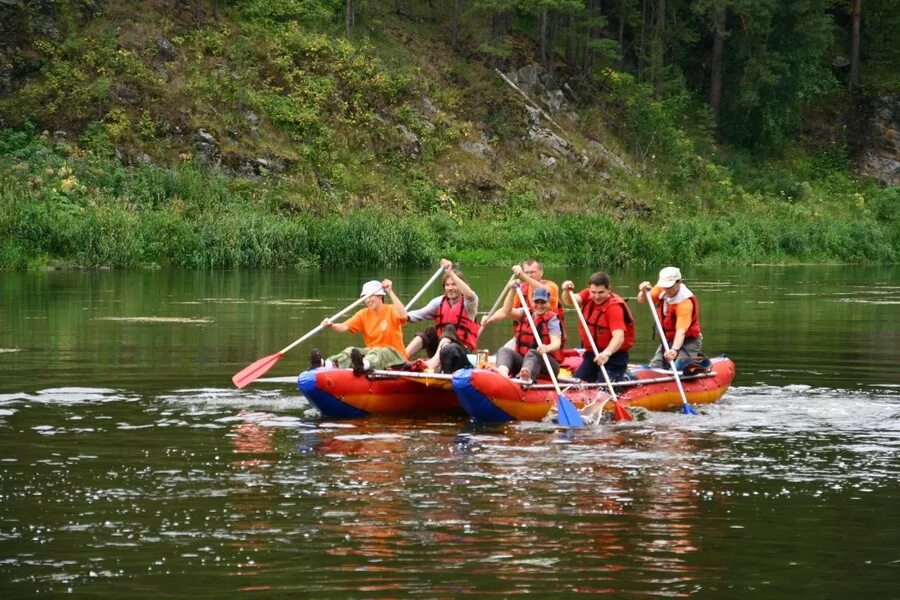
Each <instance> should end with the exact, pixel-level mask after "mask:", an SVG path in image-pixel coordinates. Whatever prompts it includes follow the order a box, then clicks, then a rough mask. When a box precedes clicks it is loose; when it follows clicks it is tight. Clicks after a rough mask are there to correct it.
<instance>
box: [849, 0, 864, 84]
mask: <svg viewBox="0 0 900 600" xmlns="http://www.w3.org/2000/svg"><path fill="white" fill-rule="evenodd" d="M861 12H862V0H852V4H851V5H850V18H851V20H852V30H853V33H852V39H851V42H850V89H851V90H853V89H856V88H857V87H859V18H860V13H861Z"/></svg>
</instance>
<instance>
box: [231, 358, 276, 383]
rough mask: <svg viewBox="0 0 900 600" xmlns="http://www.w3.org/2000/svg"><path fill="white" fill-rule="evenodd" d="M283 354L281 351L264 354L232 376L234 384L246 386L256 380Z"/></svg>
mask: <svg viewBox="0 0 900 600" xmlns="http://www.w3.org/2000/svg"><path fill="white" fill-rule="evenodd" d="M282 356H283V355H282V354H281V352H276V353H275V354H270V355H269V356H264V357H263V358H261V359H259V360H258V361H256V362H255V363H253V364H252V365H250V366H248V367H244V369H243V370H242V371H241V372H240V373H238V374H237V375H235V376H234V377H232V378H231V381H233V382H234V385H236V386H237V387H239V388H245V387H247V386H248V385H250V384H251V383H253V382H254V381H256V379H257V378H259V377H261V376H262V375H264V374H265V372H266V371H268V370H269V369H271V368H272V365H274V364H275V363H277V362H278V359H280V358H281V357H282Z"/></svg>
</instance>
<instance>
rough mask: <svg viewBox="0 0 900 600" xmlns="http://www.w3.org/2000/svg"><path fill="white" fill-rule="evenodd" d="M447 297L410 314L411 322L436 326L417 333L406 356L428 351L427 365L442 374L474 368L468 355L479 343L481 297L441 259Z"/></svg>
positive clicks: (448, 262) (444, 296) (447, 261)
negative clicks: (432, 323)
mask: <svg viewBox="0 0 900 600" xmlns="http://www.w3.org/2000/svg"><path fill="white" fill-rule="evenodd" d="M441 267H443V269H444V280H443V285H444V295H443V296H438V297H436V298H432V299H431V301H430V302H428V304H426V305H425V306H424V307H422V308H420V309H417V310H411V311H409V312H408V313H407V315H408V317H409V322H410V323H419V322H421V321H434V325H432V326H430V327H427V328H425V329H423V330H422V331H420V332H418V333H416V335H415V336H414V337H413V339H412V340H411V341H410V342H409V344H407V346H406V354H407V355H408V356H413V355H414V354H415V353H416V352H418V351H420V350H422V349H423V348H424V349H425V351H426V353H427V354H428V359H427V360H426V361H425V366H426V367H427V368H429V369H432V370H436V369H438V367H440V369H439V370H440V372H442V373H453V372H454V371H456V370H457V369H462V368H466V367H471V366H472V365H471V363H469V359H468V357H467V355H468V354H469V353H470V352H474V351H475V348H476V347H477V344H478V324H477V323H476V322H475V315H476V313H477V312H478V296H477V295H476V294H475V292H474V291H472V288H471V287H469V284H467V283H466V280H465V279H464V278H463V274H462V272H460V271H459V270H457V269H454V268H453V263H452V262H450V261H449V260H447V259H445V258H442V259H441Z"/></svg>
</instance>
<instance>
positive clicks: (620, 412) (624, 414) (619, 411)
mask: <svg viewBox="0 0 900 600" xmlns="http://www.w3.org/2000/svg"><path fill="white" fill-rule="evenodd" d="M613 421H634V417H632V416H631V413H630V412H628V411H627V410H625V409H624V408H622V405H621V404H619V403H618V402H613Z"/></svg>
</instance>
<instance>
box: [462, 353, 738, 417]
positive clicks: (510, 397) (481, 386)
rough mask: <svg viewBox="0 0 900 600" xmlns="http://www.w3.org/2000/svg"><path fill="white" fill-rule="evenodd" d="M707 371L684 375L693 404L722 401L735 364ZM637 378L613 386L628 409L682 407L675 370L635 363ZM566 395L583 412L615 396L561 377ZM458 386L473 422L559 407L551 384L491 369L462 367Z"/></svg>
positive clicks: (722, 362) (718, 363)
mask: <svg viewBox="0 0 900 600" xmlns="http://www.w3.org/2000/svg"><path fill="white" fill-rule="evenodd" d="M711 363H712V364H711V367H710V370H709V372H707V373H699V374H695V375H682V376H681V382H682V384H683V386H684V391H685V393H686V394H687V400H688V402H689V403H690V404H692V405H697V404H711V403H713V402H715V401H717V400H718V399H719V398H721V397H722V395H723V394H724V393H725V391H726V390H727V389H728V386H729V385H731V382H732V380H733V379H734V372H735V370H734V362H733V361H732V360H731V359H730V358H728V357H725V356H719V357H717V358H713V359H712V361H711ZM630 371H631V373H632V375H634V376H635V378H636V379H635V380H634V381H627V382H619V383H616V384H614V385H613V387H614V388H615V390H616V395H617V396H618V398H619V403H620V404H621V405H622V406H623V407H626V408H627V407H630V406H634V407H641V408H645V409H647V410H658V411H665V410H672V409H677V408H680V407H681V405H682V402H681V395H680V394H679V393H678V387H677V386H676V384H675V379H674V377H672V373H671V371H666V370H663V369H653V368H650V367H646V366H643V367H636V368H632V369H630ZM560 386H561V388H562V392H563V395H564V396H565V397H566V398H568V399H569V400H570V401H571V402H572V404H574V405H575V407H576V408H578V409H579V410H581V409H583V408H584V407H585V406H586V405H588V404H593V403H596V402H604V401H607V400H609V399H610V397H609V394H608V389H607V388H606V386H605V384H583V383H580V382H578V380H561V381H560ZM453 389H454V391H455V392H456V396H457V398H458V399H459V403H460V405H462V407H463V409H464V410H465V411H466V412H467V413H468V414H469V416H470V417H472V420H474V421H484V422H502V421H540V420H542V419H543V418H544V417H546V416H547V413H548V412H549V411H550V410H551V409H552V408H555V406H556V398H557V395H556V390H555V389H554V388H553V385H552V384H549V383H546V384H544V383H537V384H534V385H522V384H521V382H517V381H516V380H512V379H507V378H506V377H503V376H502V375H500V374H498V373H497V372H496V371H492V370H488V369H462V370H459V371H457V372H456V373H454V374H453ZM606 408H607V409H611V408H612V406H611V403H610V404H607V406H606Z"/></svg>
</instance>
